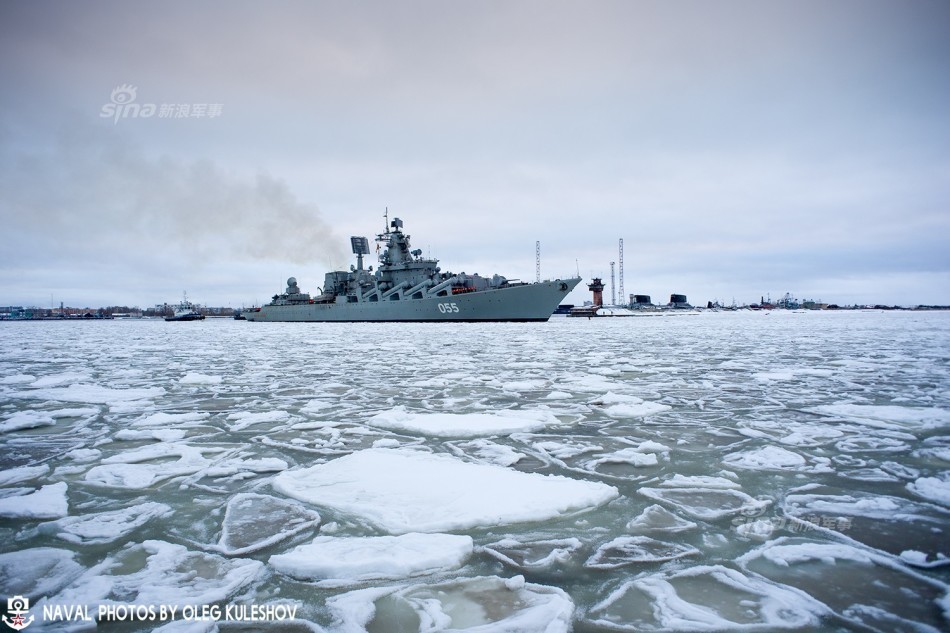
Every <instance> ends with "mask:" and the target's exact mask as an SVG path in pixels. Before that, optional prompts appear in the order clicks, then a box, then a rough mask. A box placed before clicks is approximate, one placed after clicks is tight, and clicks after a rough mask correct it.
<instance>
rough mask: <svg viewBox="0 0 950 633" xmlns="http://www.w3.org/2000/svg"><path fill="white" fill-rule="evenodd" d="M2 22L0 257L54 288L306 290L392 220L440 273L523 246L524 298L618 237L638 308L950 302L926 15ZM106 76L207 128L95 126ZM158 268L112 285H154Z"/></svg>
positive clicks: (941, 59) (134, 16)
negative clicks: (640, 292)
mask: <svg viewBox="0 0 950 633" xmlns="http://www.w3.org/2000/svg"><path fill="white" fill-rule="evenodd" d="M0 12H2V19H0V80H2V81H3V82H4V85H7V86H12V87H13V88H14V89H12V90H6V91H4V92H3V94H0V105H2V106H3V110H2V111H3V112H4V113H5V117H4V119H2V120H0V158H2V160H3V161H4V162H3V167H4V169H3V172H4V173H3V175H0V179H3V182H2V183H0V184H2V185H3V187H4V194H3V196H2V197H0V205H2V206H0V213H3V214H4V218H3V219H4V223H5V229H7V230H6V231H5V236H4V238H3V239H4V240H5V246H6V247H7V248H10V249H15V250H16V249H19V250H17V251H16V252H20V253H22V252H27V251H28V252H32V253H35V252H37V251H42V252H44V253H45V258H46V264H47V265H48V266H49V267H50V270H53V269H54V268H55V262H54V260H55V259H56V258H57V257H60V256H62V257H67V256H68V257H71V258H72V259H71V260H69V261H68V262H66V263H63V264H61V266H62V268H63V269H71V268H72V267H74V266H75V264H76V262H79V263H81V265H82V266H84V267H86V268H91V267H93V266H95V265H97V264H96V262H97V259H96V257H95V254H96V253H98V252H101V250H102V249H104V248H119V247H121V248H126V249H127V250H129V251H130V252H133V251H134V252H136V253H138V254H141V253H143V252H147V253H151V252H153V251H154V252H164V253H166V254H174V256H173V257H170V258H168V259H169V260H170V261H172V262H189V263H190V265H191V266H192V269H191V270H189V269H188V266H187V265H184V264H182V266H181V270H180V271H179V272H177V273H176V274H179V275H180V276H182V277H186V276H188V274H189V273H192V276H197V277H199V278H201V279H211V278H214V279H215V280H217V282H218V283H217V289H216V292H218V293H219V294H218V296H221V297H222V299H223V300H227V293H231V295H230V296H232V297H235V300H241V301H243V300H244V299H245V298H246V296H247V294H251V295H253V294H257V295H258V296H265V297H266V296H267V295H266V294H264V293H263V285H264V283H263V282H260V283H258V282H256V281H255V280H256V279H258V278H261V279H266V280H267V281H266V287H267V288H268V293H270V291H271V290H277V289H278V288H277V287H274V286H277V281H275V280H279V279H280V278H281V277H283V278H286V277H287V276H289V275H290V274H294V275H296V276H297V277H298V278H299V279H301V282H302V284H304V285H305V286H307V287H308V288H309V289H311V290H312V289H314V288H315V286H316V285H318V284H319V283H320V280H321V279H322V273H323V271H324V270H326V269H327V268H329V267H331V264H332V265H333V266H334V267H336V266H342V265H345V263H346V261H347V259H348V258H347V253H346V252H345V251H343V250H342V248H341V247H345V246H346V243H345V238H346V236H347V235H348V234H370V233H372V231H374V230H379V228H381V221H380V218H379V217H378V216H379V215H381V214H382V209H383V207H384V206H386V205H388V206H389V207H390V209H391V212H392V213H393V214H395V215H400V216H402V217H403V218H404V219H405V220H406V224H407V228H409V229H410V231H411V232H412V234H413V237H414V241H415V245H416V246H418V247H420V248H423V249H426V250H429V249H430V248H431V251H432V254H433V255H436V256H439V257H441V258H442V259H443V263H444V265H445V267H449V268H452V269H454V270H461V269H464V270H467V271H469V272H471V271H474V270H478V271H479V272H483V273H487V272H496V271H497V272H500V273H502V274H507V275H509V276H517V277H522V278H529V279H530V278H533V275H534V259H533V253H534V242H535V240H541V241H542V252H543V262H542V269H543V270H544V271H545V274H546V275H547V274H550V275H563V274H567V273H572V272H573V271H574V270H576V269H577V268H580V270H581V272H582V274H584V275H587V274H588V273H594V274H607V273H609V267H608V262H609V261H611V260H612V259H616V242H617V238H618V237H624V238H625V240H626V244H627V249H628V250H627V266H628V269H629V270H630V271H633V272H632V273H631V274H633V275H636V276H637V278H638V279H639V280H642V283H643V284H644V285H646V286H649V287H648V289H647V291H648V292H650V294H654V295H656V296H659V295H662V294H668V293H669V292H671V291H673V290H674V289H677V290H683V291H686V292H688V293H689V294H691V295H697V296H703V295H705V294H707V293H716V294H718V295H719V297H720V298H723V296H724V295H726V294H734V295H736V296H737V297H739V298H740V300H751V299H757V298H758V295H759V294H760V293H763V292H769V291H773V292H778V291H779V290H781V289H783V288H784V289H787V290H791V291H794V292H800V293H802V294H812V292H813V291H812V290H811V288H814V287H821V288H829V289H831V290H832V291H833V290H834V284H836V283H837V284H840V285H841V287H840V288H839V289H838V292H839V293H841V295H842V296H844V295H848V296H855V297H857V296H859V295H860V294H861V292H864V291H866V290H867V289H869V288H871V289H874V295H873V296H864V297H863V300H865V301H877V300H880V301H888V302H896V301H900V302H914V301H943V302H950V275H948V271H950V258H948V256H947V255H946V253H945V251H946V249H945V248H943V246H942V244H940V240H939V239H938V237H935V236H941V235H946V234H947V232H948V229H950V226H948V223H950V219H948V218H950V215H948V214H947V209H946V204H947V200H948V199H950V184H948V183H950V179H948V178H947V177H946V175H947V173H948V169H950V154H948V149H947V148H948V147H950V123H948V121H947V118H946V114H945V113H946V111H948V110H950V76H948V75H947V73H946V67H947V66H948V62H950V26H948V25H950V9H948V7H947V5H946V3H943V2H927V1H921V2H915V3H911V4H906V3H904V4H899V5H898V4H895V3H892V2H876V1H870V2H868V1H860V2H850V1H841V2H836V3H826V2H807V1H806V2H772V3H768V4H765V5H763V4H762V3H759V2H745V1H732V2H717V3H708V2H677V3H668V2H655V3H654V2H637V3H633V2H608V1H600V2H594V3H583V4H582V3H551V2H543V3H541V2H528V1H523V2H498V3H488V4H485V3H480V4H461V3H444V2H414V3H410V4H406V3H397V4H392V3H376V2H363V3H345V4H340V3H321V2H316V3H314V2H300V3H298V2H285V3H281V4H280V5H278V6H277V7H276V8H274V9H273V10H266V11H264V10H262V9H261V7H260V6H259V5H258V4H256V3H251V2H248V3H244V2H227V3H218V2H205V3H200V4H195V3H175V2H172V3H163V4H162V5H160V6H159V5H156V6H146V7H140V6H136V7H130V6H127V5H125V4H122V3H112V2H90V3H82V4H67V5H62V4H59V3H47V2H43V1H42V0H40V1H39V2H33V3H28V4H27V3H6V4H4V5H3V6H2V7H0ZM121 83H132V84H134V85H137V86H138V87H139V95H140V101H144V102H157V103H163V102H170V103H183V102H184V103H188V102H190V103H196V102H204V103H213V102H216V103H223V104H224V112H223V116H221V117H220V118H219V119H216V120H214V121H210V120H193V121H172V120H156V119H153V120H148V121H145V120H127V121H125V120H124V121H121V122H120V123H119V124H117V125H112V123H111V122H109V121H102V120H100V119H99V118H98V111H99V108H100V107H101V105H102V104H103V103H104V102H105V101H107V100H108V98H109V91H110V90H111V89H112V88H113V87H115V86H116V85H118V84H121ZM62 129H72V130H73V132H71V135H72V136H71V137H69V138H67V140H65V141H64V140H62V139H58V138H57V134H58V131H59V130H62ZM305 201H306V202H305ZM310 201H312V203H313V204H311V202H310ZM317 203H319V204H320V209H321V210H322V211H323V213H322V214H319V213H318V212H317V210H316V207H315V206H314V205H315V204H317ZM261 210H264V212H261ZM29 218H35V219H33V220H31V219H29ZM327 224H330V225H332V227H333V228H334V232H335V233H336V234H337V237H334V236H332V235H330V233H329V230H328V228H327ZM324 236H325V237H327V238H328V241H327V242H321V241H320V239H321V237H324ZM631 245H635V246H634V247H633V248H632V249H631ZM169 249H171V250H169ZM150 257H151V256H150ZM154 261H155V262H156V264H155V268H154V269H153V268H151V267H150V264H149V263H148V262H147V261H139V262H138V263H137V268H136V269H135V270H131V269H130V270H129V271H128V274H129V275H132V277H130V279H133V278H134V280H135V281H134V282H131V281H130V283H134V284H137V285H141V286H142V287H143V288H144V287H153V286H154V285H155V284H156V283H157V281H156V280H157V279H160V278H162V277H167V276H168V271H167V269H164V275H163V273H162V270H163V269H161V267H160V262H161V258H160V257H156V258H155V259H154ZM196 265H200V266H201V271H200V272H201V274H200V275H194V266H196ZM248 266H251V268H248ZM43 270H45V267H43V268H41V267H39V266H36V265H34V266H33V267H32V268H29V267H27V268H21V267H17V268H16V272H15V273H14V265H13V264H11V263H5V264H4V265H3V268H0V278H3V279H6V280H19V279H23V278H30V277H32V278H33V279H34V281H35V283H33V284H32V285H33V286H36V287H47V286H48V285H49V281H48V275H46V274H45V273H43V272H41V271H43ZM136 271H137V272H136ZM65 276H66V275H65V273H63V274H60V276H59V277H60V278H65ZM93 277H94V275H92V274H89V275H86V278H85V279H78V280H77V279H74V280H73V283H77V284H79V283H83V284H85V283H88V284H89V287H90V288H94V287H95V283H94V281H93ZM12 283H14V282H13V281H4V286H3V287H5V288H8V289H10V290H7V291H3V289H2V288H0V295H2V294H3V292H8V293H10V294H17V293H19V292H20V290H19V288H20V286H13V285H9V284H12ZM18 283H19V282H18ZM108 283H109V282H100V285H105V284H108ZM178 285H181V283H179V284H178ZM83 287H84V288H85V287H86V286H85V285H83ZM175 287H178V286H177V285H176V286H175ZM14 289H16V292H14ZM858 289H861V290H858ZM730 290H732V292H729V291H730ZM164 291H165V290H162V292H164ZM157 292H158V290H154V291H153V294H154V293H157ZM209 292H210V289H209ZM242 293H243V294H242ZM658 293H659V294H658ZM825 294H826V296H825V298H826V299H833V297H832V295H831V293H827V292H826V293H825ZM17 296H24V297H26V296H28V294H25V295H24V294H20V295H17ZM585 296H586V292H580V293H575V296H574V297H572V298H573V299H574V300H581V299H583V298H584V297H585ZM940 297H943V299H941V298H940ZM22 300H23V301H26V300H27V299H26V298H24V299H22Z"/></svg>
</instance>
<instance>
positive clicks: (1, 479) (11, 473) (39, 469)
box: [0, 464, 49, 486]
mask: <svg viewBox="0 0 950 633" xmlns="http://www.w3.org/2000/svg"><path fill="white" fill-rule="evenodd" d="M48 472H49V464H41V465H40V466H18V467H16V468H8V469H6V470H3V471H0V486H9V485H12V484H18V483H21V482H24V481H31V480H33V479H36V478H37V477H42V476H43V475H45V474H46V473H48Z"/></svg>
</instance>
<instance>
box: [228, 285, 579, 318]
mask: <svg viewBox="0 0 950 633" xmlns="http://www.w3.org/2000/svg"><path fill="white" fill-rule="evenodd" d="M578 283H580V278H579V277H577V278H573V279H564V280H562V279H555V280H554V281H544V282H539V283H533V284H525V285H520V286H510V287H508V288H498V289H493V290H484V291H480V292H471V293H465V294H457V295H449V296H442V297H425V298H422V299H406V298H404V299H400V300H396V301H387V300H382V301H356V302H350V301H337V302H334V303H300V304H291V305H266V306H263V307H261V308H259V309H253V310H245V311H244V313H243V315H244V317H245V318H246V319H247V320H248V321H267V322H282V321H284V322H286V321H297V322H444V321H450V322H475V321H514V322H518V321H547V320H548V319H550V317H551V315H552V314H553V313H554V310H555V309H556V308H557V306H558V304H559V303H560V302H561V301H563V300H564V297H566V296H567V294H568V293H569V292H570V291H571V290H573V289H574V286H576V285H577V284H578Z"/></svg>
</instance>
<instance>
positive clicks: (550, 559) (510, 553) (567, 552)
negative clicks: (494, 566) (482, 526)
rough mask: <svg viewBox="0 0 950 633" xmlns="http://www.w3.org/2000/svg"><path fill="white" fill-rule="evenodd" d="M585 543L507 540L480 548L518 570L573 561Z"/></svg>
mask: <svg viewBox="0 0 950 633" xmlns="http://www.w3.org/2000/svg"><path fill="white" fill-rule="evenodd" d="M582 545H583V543H581V541H580V539H578V538H565V539H547V540H537V541H519V540H517V539H513V538H506V539H502V540H500V541H497V542H495V543H489V544H488V545H483V546H481V547H479V548H478V550H479V551H481V552H485V553H486V554H488V555H490V556H492V557H494V558H496V559H498V560H500V561H501V562H503V563H505V564H506V565H510V566H512V567H517V568H518V569H525V570H529V569H539V568H545V567H550V566H551V565H555V564H557V563H564V562H567V561H568V560H570V559H571V557H572V556H573V554H574V552H576V551H577V550H579V549H580V548H581V546H582Z"/></svg>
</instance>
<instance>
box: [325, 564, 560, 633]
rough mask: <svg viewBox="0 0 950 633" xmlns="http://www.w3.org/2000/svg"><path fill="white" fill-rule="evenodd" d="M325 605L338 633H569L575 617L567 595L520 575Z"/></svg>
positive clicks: (387, 590)
mask: <svg viewBox="0 0 950 633" xmlns="http://www.w3.org/2000/svg"><path fill="white" fill-rule="evenodd" d="M327 605H328V606H329V608H330V609H331V611H332V612H333V613H334V614H335V615H336V618H337V620H338V630H339V631H340V633H366V632H367V631H376V630H380V625H385V630H389V631H396V630H398V631H405V632H407V633H409V632H412V631H418V632H419V633H428V632H434V631H457V630H465V631H470V632H471V633H489V632H491V633H567V631H570V629H571V617H572V615H573V613H574V603H573V601H572V600H571V598H570V597H569V596H568V595H567V594H566V593H565V592H564V591H562V590H561V589H558V588H556V587H548V586H545V585H536V584H533V583H527V582H525V580H524V578H523V577H520V576H517V577H515V578H509V579H503V578H499V577H497V576H483V577H477V578H463V579H459V580H453V581H449V582H444V583H440V584H433V585H428V584H418V585H410V586H408V587H384V588H372V589H362V590H358V591H351V592H349V593H345V594H343V595H340V596H336V597H333V598H331V599H329V600H328V601H327Z"/></svg>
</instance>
